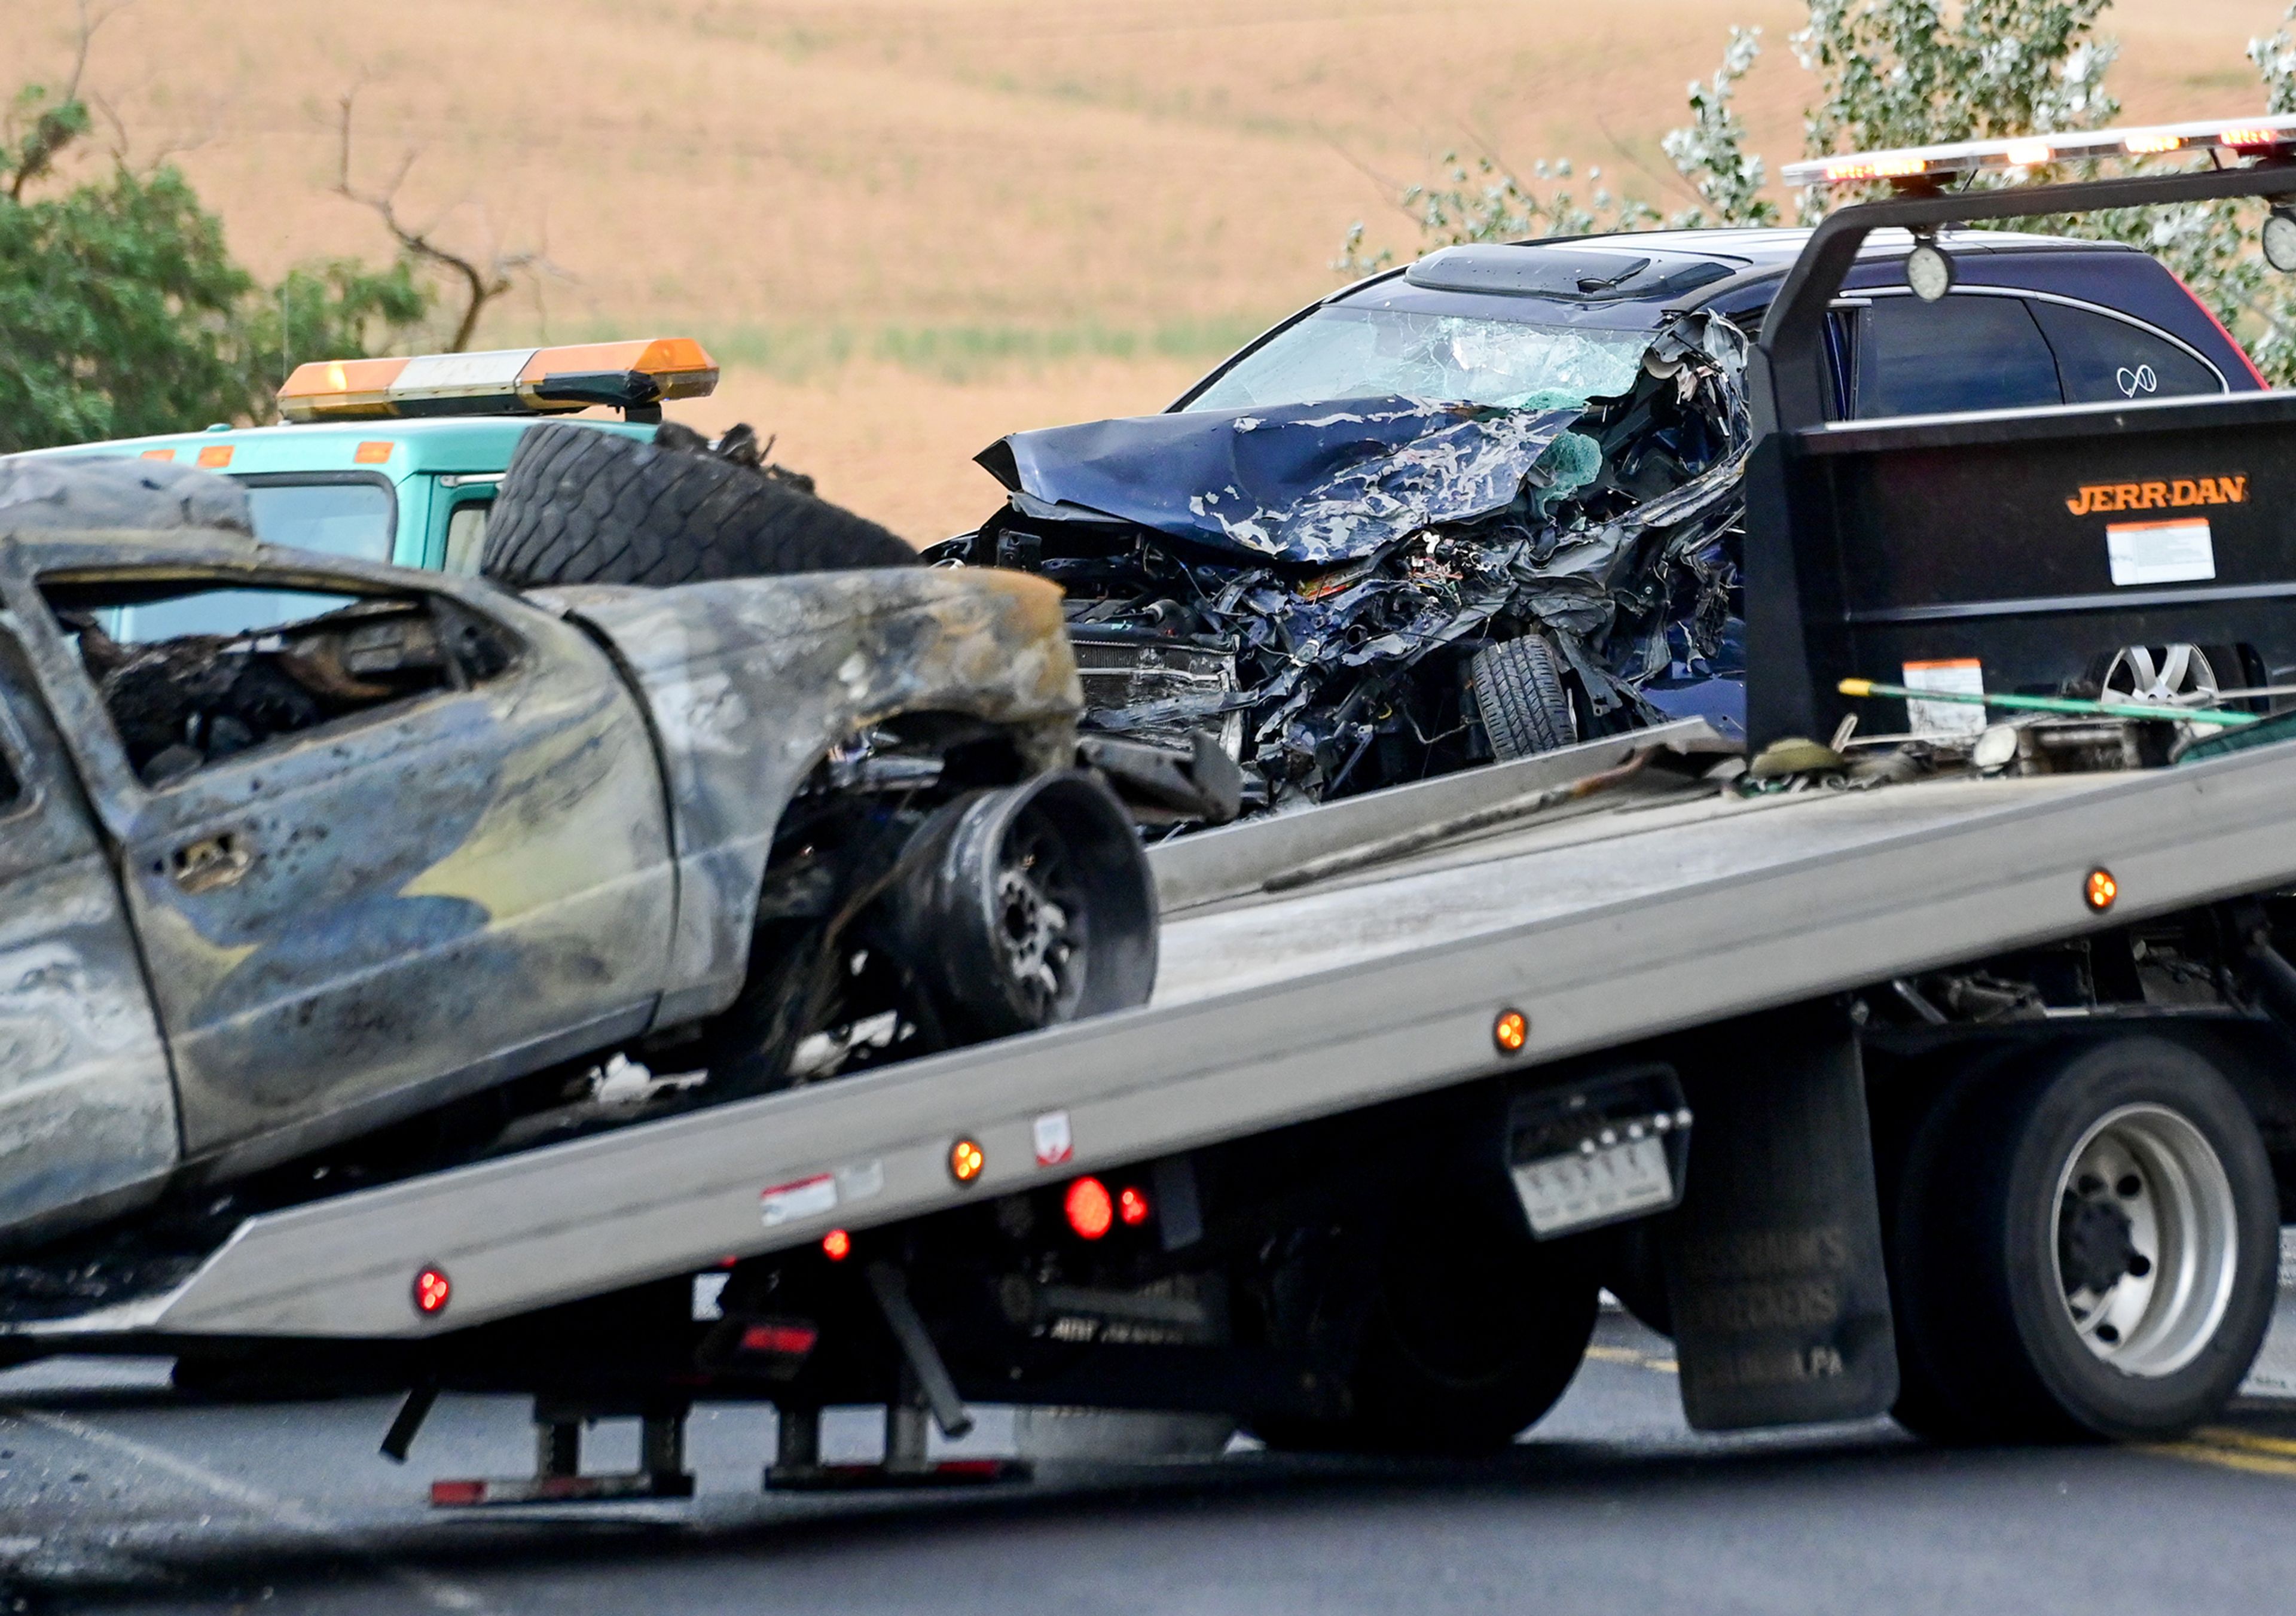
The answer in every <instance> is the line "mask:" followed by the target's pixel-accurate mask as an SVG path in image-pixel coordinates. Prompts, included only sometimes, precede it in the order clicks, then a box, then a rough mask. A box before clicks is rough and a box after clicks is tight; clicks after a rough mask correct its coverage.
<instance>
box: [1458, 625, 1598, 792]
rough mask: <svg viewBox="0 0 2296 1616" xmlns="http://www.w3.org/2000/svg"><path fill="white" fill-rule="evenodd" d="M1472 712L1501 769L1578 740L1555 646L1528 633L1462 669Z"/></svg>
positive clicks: (1495, 647) (1493, 648)
mask: <svg viewBox="0 0 2296 1616" xmlns="http://www.w3.org/2000/svg"><path fill="white" fill-rule="evenodd" d="M1467 677H1469V678H1470V679H1471V680H1472V682H1473V685H1474V690H1475V710H1476V711H1477V712H1479V713H1480V714H1481V715H1482V719H1483V734H1484V736H1485V737H1486V738H1487V739H1488V741H1489V742H1490V743H1491V755H1492V756H1493V757H1495V758H1497V759H1498V760H1499V761H1500V762H1502V763H1505V762H1509V761H1512V760H1513V759H1516V758H1532V757H1536V756H1538V754H1539V753H1540V752H1551V751H1554V750H1555V748H1557V747H1561V746H1569V745H1570V743H1571V742H1574V741H1576V740H1578V739H1579V718H1578V715H1577V714H1576V713H1575V712H1573V711H1572V710H1571V707H1570V688H1569V686H1567V685H1564V684H1563V682H1562V657H1561V656H1560V655H1558V654H1557V653H1556V652H1555V649H1554V642H1553V641H1552V640H1550V639H1548V638H1547V637H1546V636H1545V635H1543V634H1540V633H1538V632H1537V631H1536V630H1533V631H1532V632H1530V633H1528V634H1525V635H1522V636H1520V637H1519V638H1516V639H1512V640H1502V641H1500V642H1499V643H1498V644H1496V645H1486V646H1484V647H1483V648H1482V649H1481V650H1480V651H1479V652H1475V655H1474V660H1472V661H1471V662H1469V663H1468V664H1467Z"/></svg>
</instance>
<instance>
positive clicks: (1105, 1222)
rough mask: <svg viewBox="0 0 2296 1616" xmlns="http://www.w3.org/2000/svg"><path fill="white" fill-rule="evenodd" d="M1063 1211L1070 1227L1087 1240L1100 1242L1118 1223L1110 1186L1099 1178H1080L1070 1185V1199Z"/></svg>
mask: <svg viewBox="0 0 2296 1616" xmlns="http://www.w3.org/2000/svg"><path fill="white" fill-rule="evenodd" d="M1061 1210H1062V1211H1064V1212H1066V1213H1067V1214H1068V1219H1069V1227H1070V1228H1072V1229H1074V1230H1075V1231H1076V1232H1077V1233H1078V1235H1081V1236H1082V1237H1083V1238H1085V1239H1087V1240H1098V1239H1099V1238H1100V1237H1101V1236H1102V1235H1105V1234H1107V1233H1108V1231H1109V1228H1110V1226H1111V1225H1112V1224H1114V1223H1115V1221H1116V1206H1115V1203H1114V1202H1111V1200H1110V1199H1109V1198H1108V1185H1104V1184H1103V1183H1102V1182H1101V1181H1100V1180H1099V1179H1097V1178H1079V1179H1078V1180H1077V1181H1076V1182H1075V1183H1074V1184H1071V1185H1069V1194H1068V1199H1067V1200H1066V1201H1065V1202H1062V1207H1061Z"/></svg>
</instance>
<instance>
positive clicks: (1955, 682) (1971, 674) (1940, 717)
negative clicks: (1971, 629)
mask: <svg viewBox="0 0 2296 1616" xmlns="http://www.w3.org/2000/svg"><path fill="white" fill-rule="evenodd" d="M1906 687H1907V689H1909V690H1950V691H1952V692H1954V693H1956V694H1957V695H1967V696H1981V695H1983V694H1984V693H1985V664H1984V663H1982V662H1980V661H1979V660H1977V659H1976V658H1975V657H1968V658H1964V659H1960V660H1954V661H1948V662H1908V663H1907V664H1906ZM1906 719H1907V723H1909V724H1910V725H1912V726H1913V730H1914V733H1915V734H1917V735H1973V734H1977V733H1978V732H1979V731H1980V730H1981V729H1983V728H1984V727H1985V709H1984V708H1982V707H1980V706H1979V705H1978V704H1977V703H1976V702H1974V701H1919V700H1916V699H1914V698H1911V697H1909V698H1907V701H1906Z"/></svg>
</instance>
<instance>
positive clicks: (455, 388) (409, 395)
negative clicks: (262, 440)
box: [279, 337, 717, 421]
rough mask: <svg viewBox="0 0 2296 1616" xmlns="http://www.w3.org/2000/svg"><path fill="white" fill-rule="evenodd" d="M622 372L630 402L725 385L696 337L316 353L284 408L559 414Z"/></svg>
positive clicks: (591, 398)
mask: <svg viewBox="0 0 2296 1616" xmlns="http://www.w3.org/2000/svg"><path fill="white" fill-rule="evenodd" d="M614 378H623V379H627V394H628V400H627V401H628V402H631V403H652V404H658V403H660V402H661V401H662V400H664V399H668V398H706V397H708V396H709V393H710V392H711V391H712V390H714V389H715V388H716V387H717V361H716V360H715V359H713V358H711V357H709V350H708V349H704V348H703V347H702V346H701V343H699V342H696V341H695V340H693V338H691V337H651V338H639V339H636V340H632V341H627V342H579V343H575V344H573V345H571V346H569V347H562V348H507V349H495V350H494V351H492V352H489V353H480V354H422V355H420V356H417V357H414V358H410V359H313V360H310V361H309V362H307V363H306V364H303V365H297V366H296V367H295V373H294V374H292V375H291V376H289V377H288V378H287V380H286V382H285V384H284V385H283V386H282V387H281V388H280V390H279V414H281V416H283V418H284V419H286V420H289V421H355V420H375V419H380V418H383V417H390V416H402V415H511V414H555V413H559V412H562V411H567V410H578V409H580V408H582V407H583V406H585V405H588V404H594V403H598V402H601V396H600V395H601V393H602V391H611V390H612V389H611V386H610V385H608V382H609V381H610V380H611V379H614ZM576 382H578V383H579V384H580V386H579V389H578V396H570V395H566V394H558V393H554V392H553V386H552V384H553V383H559V384H561V385H570V384H573V383H576ZM640 395H650V396H648V397H641V396H640Z"/></svg>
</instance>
